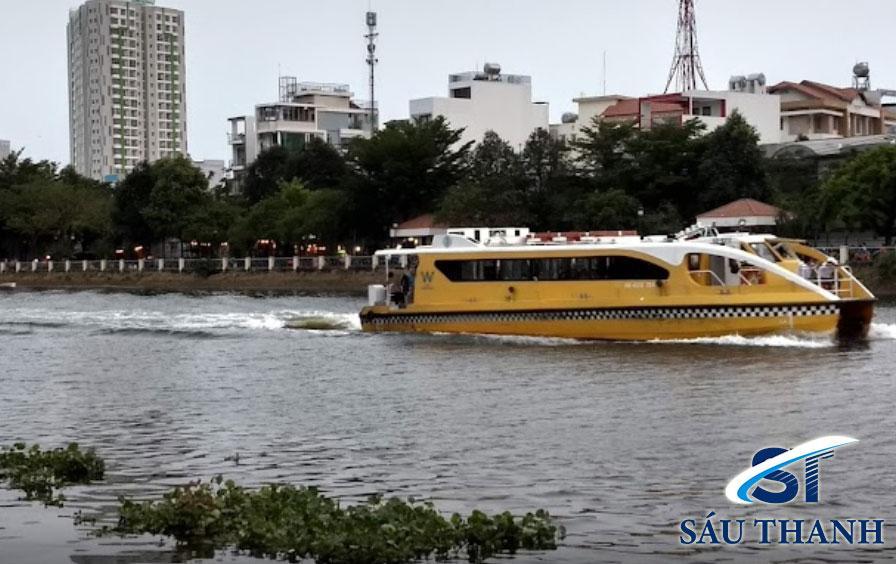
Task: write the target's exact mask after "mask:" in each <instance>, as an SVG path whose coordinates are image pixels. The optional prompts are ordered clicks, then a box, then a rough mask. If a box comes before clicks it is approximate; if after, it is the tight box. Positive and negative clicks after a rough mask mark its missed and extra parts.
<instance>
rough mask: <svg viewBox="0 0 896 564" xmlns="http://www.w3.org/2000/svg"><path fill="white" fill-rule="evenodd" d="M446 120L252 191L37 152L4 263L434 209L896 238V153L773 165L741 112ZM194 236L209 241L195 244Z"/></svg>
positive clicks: (182, 167)
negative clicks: (576, 130) (718, 121)
mask: <svg viewBox="0 0 896 564" xmlns="http://www.w3.org/2000/svg"><path fill="white" fill-rule="evenodd" d="M461 133H462V131H461V130H457V129H452V128H451V127H450V126H449V124H448V123H446V122H445V121H444V120H443V119H442V118H435V119H431V120H426V121H401V122H393V123H389V124H387V125H386V127H384V128H383V129H381V130H380V131H378V132H376V133H375V134H374V135H373V136H372V137H371V138H369V139H364V138H359V139H355V140H353V141H352V142H351V143H350V144H349V146H348V148H347V149H346V150H345V151H339V150H337V149H335V148H333V147H332V146H330V145H328V144H327V143H326V142H324V141H321V140H318V139H314V140H312V141H310V142H309V143H307V144H305V145H304V146H303V147H301V148H299V149H296V150H287V149H286V148H283V147H274V148H271V149H268V150H266V151H264V152H262V153H261V154H260V155H259V156H258V158H257V159H256V160H255V162H253V163H252V164H251V165H250V166H249V167H248V169H247V171H246V173H245V176H244V178H243V180H242V186H241V189H240V190H239V191H238V192H236V193H233V192H232V191H230V190H227V189H223V188H220V187H218V188H213V189H210V188H209V186H208V179H207V178H206V177H205V176H204V175H203V174H202V172H201V171H200V170H199V169H198V168H196V167H195V166H193V164H192V163H191V162H190V161H189V160H188V159H185V158H182V157H174V158H168V159H162V160H160V161H156V162H154V163H142V164H140V165H138V166H137V167H136V168H135V169H134V170H133V171H132V172H131V173H130V174H128V175H127V176H126V177H125V178H124V179H123V180H122V181H121V182H119V183H118V184H117V185H115V186H114V187H113V186H110V185H108V184H105V183H101V182H97V181H93V180H90V179H87V178H84V177H82V176H80V175H78V174H77V173H75V171H74V170H73V169H72V168H71V167H66V168H62V169H60V168H59V167H58V166H57V165H55V164H54V163H51V162H48V161H33V160H31V159H30V158H23V157H22V154H21V152H19V153H14V154H12V155H9V156H8V157H7V158H6V159H4V160H3V161H0V258H4V257H6V258H19V259H25V260H27V259H30V258H36V257H42V256H45V255H50V256H53V257H73V258H77V257H87V256H109V255H110V254H112V253H114V252H115V250H116V249H123V250H125V252H126V253H128V254H130V253H132V251H133V249H135V248H137V247H141V246H142V247H143V248H145V249H149V248H151V246H152V245H154V244H158V243H159V242H161V241H164V240H168V239H178V240H181V241H183V242H185V243H186V244H187V248H188V249H189V248H192V247H195V246H196V245H199V247H198V248H201V249H206V252H218V251H217V249H218V248H219V246H220V245H221V244H222V243H225V242H226V243H227V249H228V250H227V252H228V253H230V254H231V255H244V254H259V253H268V252H273V250H272V249H273V246H272V245H270V246H268V247H265V248H264V249H261V248H260V247H259V246H258V241H260V240H264V241H268V242H269V243H272V244H276V245H277V251H276V252H277V253H278V254H283V255H291V254H293V253H294V252H298V251H300V250H302V249H307V248H308V246H309V245H318V246H326V247H328V249H329V250H330V251H332V250H333V249H335V247H336V246H337V245H341V246H343V247H344V248H346V249H353V248H355V247H362V248H364V249H365V250H367V251H369V250H371V249H373V248H375V247H378V246H381V245H382V244H384V243H386V242H387V241H388V230H389V228H390V227H391V226H392V225H393V224H395V223H398V222H401V221H404V220H407V219H410V218H412V217H415V216H417V215H420V214H423V213H435V216H436V218H437V219H438V220H440V221H442V222H444V223H448V224H451V225H457V226H478V225H493V226H497V225H503V226H509V225H514V226H529V227H531V228H532V229H535V230H597V229H635V228H637V229H639V230H640V231H641V232H644V233H673V232H676V231H678V230H680V229H681V228H683V227H685V226H686V225H688V224H690V223H691V222H693V219H694V216H695V215H697V214H698V213H700V212H703V211H707V210H709V209H712V208H714V207H717V206H720V205H722V204H725V203H727V202H730V201H732V200H735V199H737V198H743V197H750V198H755V199H759V200H763V201H768V202H771V203H774V204H777V205H779V206H780V207H782V208H784V209H786V210H788V211H790V212H792V215H790V216H788V220H787V222H786V223H785V224H784V225H783V226H782V229H783V230H784V231H785V232H787V234H790V235H797V236H805V237H814V236H816V235H818V234H819V233H820V232H824V231H828V230H832V229H868V230H873V231H874V232H876V233H877V234H879V235H880V236H882V237H885V238H886V240H887V241H888V243H889V242H890V241H891V239H892V237H893V235H894V233H896V147H884V148H878V149H874V150H869V151H866V152H863V153H861V154H857V155H855V156H854V157H852V158H851V159H848V160H847V161H846V162H845V163H844V164H843V165H842V166H840V167H839V168H836V169H835V170H833V171H832V172H830V173H828V174H820V173H819V172H818V169H817V165H816V163H814V162H813V161H811V160H808V161H807V160H794V159H788V160H770V159H767V158H765V157H764V156H763V153H762V150H761V149H760V147H759V145H758V135H757V134H756V132H755V130H754V129H753V128H752V127H751V126H750V125H749V124H748V123H747V122H746V121H745V120H744V119H743V118H742V117H741V116H740V115H739V114H737V113H734V114H732V115H731V116H730V117H729V119H728V120H727V122H726V123H725V124H724V125H723V126H721V127H719V128H717V129H715V130H714V131H712V132H709V133H707V132H705V130H704V128H703V125H701V124H700V123H699V122H698V121H696V120H692V121H688V122H685V123H684V124H677V123H674V124H672V123H670V124H657V125H655V126H654V127H652V128H651V129H648V130H640V129H639V128H637V127H636V126H635V125H634V124H630V123H611V122H606V121H595V122H594V123H593V124H592V125H591V126H590V127H587V128H583V130H582V131H581V132H580V134H579V135H578V137H577V138H576V139H575V140H574V141H573V142H571V143H569V144H567V143H564V142H563V141H560V140H557V139H554V138H552V137H551V136H550V135H549V134H548V132H547V131H544V130H537V131H535V132H533V133H532V135H531V136H530V137H529V139H528V140H527V141H526V143H525V145H524V146H523V147H521V148H520V149H519V150H517V149H514V148H513V147H512V146H510V145H509V144H508V143H507V142H506V141H505V140H503V139H501V138H500V137H499V136H498V135H497V134H495V133H493V132H489V133H487V134H486V135H485V136H484V138H483V139H482V140H481V141H480V142H479V143H476V144H475V145H474V144H473V143H462V142H461ZM190 243H193V244H194V245H193V246H192V247H191V245H190Z"/></svg>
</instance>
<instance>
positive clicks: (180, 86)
mask: <svg viewBox="0 0 896 564" xmlns="http://www.w3.org/2000/svg"><path fill="white" fill-rule="evenodd" d="M67 32H68V33H67V35H68V84H69V92H68V94H69V131H70V133H69V135H70V151H71V162H72V164H73V165H74V167H75V170H77V171H78V172H79V173H81V174H83V175H85V176H89V177H92V178H95V179H99V180H107V181H112V182H114V181H116V180H118V179H119V178H121V177H122V176H124V175H125V174H127V173H128V172H130V170H131V169H132V168H133V167H134V166H135V165H136V164H137V163H139V162H141V161H154V160H157V159H159V158H162V157H167V156H171V155H175V154H182V155H186V154H187V116H186V108H185V99H186V88H185V77H184V13H183V12H182V11H180V10H174V9H171V8H163V7H160V6H155V3H154V0H87V2H85V3H84V4H82V5H81V6H80V7H78V8H76V9H74V10H72V11H71V12H70V14H69V22H68V28H67Z"/></svg>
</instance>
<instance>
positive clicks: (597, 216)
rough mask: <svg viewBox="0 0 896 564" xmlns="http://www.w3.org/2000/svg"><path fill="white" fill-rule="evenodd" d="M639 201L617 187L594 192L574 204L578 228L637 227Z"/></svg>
mask: <svg viewBox="0 0 896 564" xmlns="http://www.w3.org/2000/svg"><path fill="white" fill-rule="evenodd" d="M640 207H641V203H640V202H639V201H638V200H637V199H635V198H634V197H632V196H629V195H628V194H626V193H625V192H624V191H623V190H620V189H619V188H613V189H610V190H607V191H606V192H594V193H591V194H588V195H586V196H584V197H583V198H582V201H581V202H579V203H578V205H577V206H575V209H576V213H577V216H576V223H577V226H578V227H579V228H580V229H587V230H591V229H637V228H638V227H639V225H638V209H639V208H640Z"/></svg>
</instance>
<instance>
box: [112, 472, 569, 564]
mask: <svg viewBox="0 0 896 564" xmlns="http://www.w3.org/2000/svg"><path fill="white" fill-rule="evenodd" d="M106 532H110V531H108V530H107V531H106ZM111 532H117V533H120V534H129V533H150V534H156V535H165V536H170V537H174V539H175V540H176V541H177V543H178V544H179V545H180V546H181V547H184V548H189V549H191V550H195V551H198V552H200V553H205V554H207V553H208V551H209V550H210V549H216V548H226V547H230V548H235V549H237V550H242V551H246V552H248V553H249V554H251V555H253V556H258V557H269V558H285V559H287V560H290V561H298V560H302V559H313V560H314V561H316V562H318V563H322V564H336V563H342V564H356V563H357V564H379V563H384V564H388V563H398V562H410V561H414V560H419V559H424V558H435V559H437V560H445V559H449V558H458V557H465V558H467V559H468V560H469V561H471V562H481V561H482V560H484V559H485V558H488V557H490V556H493V555H495V554H499V553H514V552H516V551H518V550H521V549H526V550H549V549H554V548H556V547H557V542H558V541H559V540H560V539H562V538H563V535H564V531H563V529H562V527H559V526H557V525H555V524H554V523H553V520H552V519H551V516H550V515H549V514H548V513H547V512H546V511H542V510H539V511H537V512H535V513H528V514H526V515H525V516H523V517H521V518H518V517H514V516H513V515H511V514H510V513H506V512H505V513H502V514H500V515H494V516H488V515H486V514H485V513H483V512H481V511H474V512H473V513H472V514H471V515H470V516H469V517H467V518H464V517H462V516H460V515H458V514H454V515H452V516H451V518H450V519H446V518H445V517H443V516H442V515H441V514H440V513H438V512H437V511H436V509H435V508H434V507H433V505H432V504H431V503H416V502H413V501H404V500H401V499H398V498H391V499H384V498H383V497H382V496H373V497H371V498H370V499H369V500H368V501H367V502H366V503H363V504H358V505H352V506H346V507H342V506H341V505H340V503H339V502H338V501H337V500H334V499H333V498H330V497H327V496H326V495H324V494H322V493H321V492H320V491H319V490H317V489H316V488H307V487H298V488H297V487H293V486H290V485H267V486H264V487H262V488H261V489H260V490H257V491H251V490H247V489H245V488H243V487H240V486H237V485H236V484H235V483H234V482H232V481H230V480H228V481H226V482H225V481H223V480H222V478H221V477H220V476H219V477H217V478H216V479H215V480H213V481H212V482H211V483H201V482H195V483H191V484H189V485H188V486H186V487H182V488H175V489H174V490H173V491H171V492H169V493H167V494H165V496H164V497H163V499H162V500H161V501H156V502H151V501H146V502H134V501H131V500H127V499H123V498H122V500H121V508H120V519H119V523H118V525H117V527H115V528H114V529H112V530H111Z"/></svg>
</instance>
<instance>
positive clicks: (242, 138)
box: [227, 133, 246, 145]
mask: <svg viewBox="0 0 896 564" xmlns="http://www.w3.org/2000/svg"><path fill="white" fill-rule="evenodd" d="M245 142H246V134H245V133H228V134H227V143H229V144H230V145H242V144H244V143H245Z"/></svg>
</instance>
